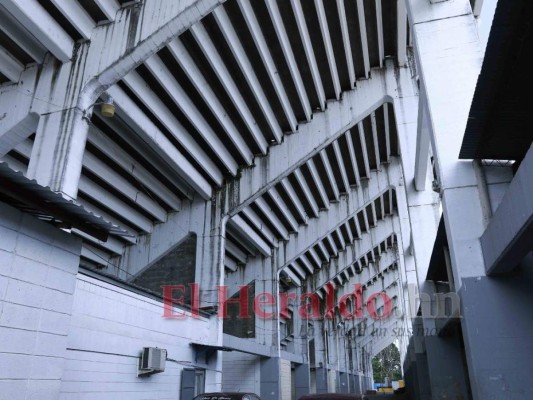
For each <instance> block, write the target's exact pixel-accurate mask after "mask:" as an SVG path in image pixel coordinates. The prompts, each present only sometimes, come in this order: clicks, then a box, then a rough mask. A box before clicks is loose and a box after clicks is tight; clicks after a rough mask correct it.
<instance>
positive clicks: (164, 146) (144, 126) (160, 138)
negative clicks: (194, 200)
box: [108, 86, 212, 199]
mask: <svg viewBox="0 0 533 400" xmlns="http://www.w3.org/2000/svg"><path fill="white" fill-rule="evenodd" d="M108 93H109V94H110V95H111V96H112V97H113V100H114V101H115V105H116V106H117V109H118V112H119V113H121V115H123V116H124V119H125V120H126V123H127V124H128V125H129V126H130V127H131V128H132V129H133V130H134V131H136V132H137V133H138V134H139V135H140V136H141V137H143V138H144V139H145V141H146V142H147V144H148V145H149V146H151V147H152V148H153V149H154V150H155V151H157V152H158V153H159V154H161V156H162V158H164V159H165V161H166V162H167V163H168V164H169V166H170V167H171V168H172V169H173V170H174V171H176V173H178V175H179V176H180V177H182V178H183V179H184V180H185V181H186V182H187V183H188V184H189V185H190V186H191V187H192V188H194V190H195V191H196V192H197V193H198V194H199V195H200V196H201V197H202V198H204V199H209V198H210V197H211V193H212V188H211V185H210V184H209V182H207V180H206V179H205V178H204V177H203V176H202V175H201V174H200V173H199V172H198V171H197V170H196V169H195V168H194V167H193V166H192V165H191V164H190V163H189V161H187V159H186V158H185V157H184V156H183V155H182V154H180V153H179V152H178V150H177V149H176V147H175V146H174V145H173V144H172V143H171V142H170V141H169V140H168V139H167V138H166V137H165V135H163V133H162V132H160V131H159V129H157V127H156V126H155V125H154V124H153V122H152V121H150V120H149V119H148V118H147V117H146V116H145V114H144V113H143V112H142V111H141V110H140V109H139V107H138V106H137V105H136V104H135V103H134V102H133V101H132V100H131V99H130V98H129V97H128V96H127V95H126V93H124V92H123V91H122V89H120V88H119V87H118V86H115V87H113V88H110V89H109V90H108Z"/></svg>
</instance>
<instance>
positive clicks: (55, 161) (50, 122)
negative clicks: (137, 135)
mask: <svg viewBox="0 0 533 400" xmlns="http://www.w3.org/2000/svg"><path fill="white" fill-rule="evenodd" d="M89 48H90V46H88V45H82V46H81V47H80V48H79V49H78V52H77V55H76V59H75V60H74V61H73V62H72V63H66V64H62V65H61V66H58V65H57V64H56V61H55V60H54V59H52V58H49V59H47V61H46V62H45V64H44V65H43V72H42V76H41V77H39V79H38V83H37V84H36V92H35V93H34V96H35V100H34V101H33V104H32V111H34V110H35V111H36V112H38V113H39V114H40V115H41V117H40V119H39V123H38V126H37V132H36V135H35V142H34V145H33V150H32V153H31V158H30V163H29V166H28V172H27V175H28V177H29V178H31V179H35V180H36V181H37V182H39V184H41V185H43V186H49V187H50V188H51V189H52V190H53V191H55V192H61V193H63V194H64V195H65V197H67V198H76V196H77V194H78V183H79V179H80V175H81V168H82V161H83V153H84V152H85V142H86V140H87V135H88V132H89V123H90V114H91V112H92V106H93V104H94V103H95V102H96V100H97V97H98V95H99V94H96V93H94V92H91V91H88V92H87V93H85V94H84V95H81V96H80V93H81V92H82V86H83V83H84V74H85V68H86V59H87V53H88V51H89Z"/></svg>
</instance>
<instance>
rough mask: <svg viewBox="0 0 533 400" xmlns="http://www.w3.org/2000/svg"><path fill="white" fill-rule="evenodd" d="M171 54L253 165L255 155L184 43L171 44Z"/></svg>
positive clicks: (232, 140)
mask: <svg viewBox="0 0 533 400" xmlns="http://www.w3.org/2000/svg"><path fill="white" fill-rule="evenodd" d="M167 48H168V49H169V51H170V53H171V54H172V55H173V56H174V60H176V62H177V63H178V64H179V65H180V66H181V68H182V69H183V72H184V73H185V74H186V75H187V77H188V78H189V79H190V81H191V82H192V84H193V85H194V87H195V88H196V90H197V91H198V93H199V94H200V96H201V97H202V99H203V100H204V101H205V103H206V105H207V107H209V109H210V110H211V112H212V113H213V115H214V116H215V118H216V120H217V121H218V123H219V124H220V125H221V126H222V128H224V130H225V131H226V135H227V136H228V138H229V139H230V140H231V142H232V143H233V145H234V146H235V148H236V149H237V151H238V152H239V154H240V155H241V157H242V158H243V159H244V160H245V163H246V164H247V165H250V164H252V162H253V154H252V151H251V150H250V148H249V147H248V145H247V144H246V142H245V141H244V139H243V138H242V136H241V134H240V133H239V131H238V129H237V127H236V126H235V124H234V123H233V121H232V120H231V118H230V117H229V115H228V114H227V112H226V110H225V108H224V106H223V105H222V103H221V102H220V100H219V99H218V97H217V96H216V94H215V92H214V89H213V88H212V87H211V85H209V83H208V82H207V80H206V79H205V77H204V76H203V74H202V72H201V71H200V70H199V68H198V66H197V65H196V63H195V62H194V60H193V59H192V57H191V55H190V54H189V53H188V52H187V49H186V48H185V46H184V45H183V43H182V42H181V41H180V40H178V39H176V40H173V41H172V42H170V43H169V44H168V46H167Z"/></svg>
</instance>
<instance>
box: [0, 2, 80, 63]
mask: <svg viewBox="0 0 533 400" xmlns="http://www.w3.org/2000/svg"><path fill="white" fill-rule="evenodd" d="M0 4H1V5H2V6H4V7H5V8H6V9H7V10H8V11H9V12H10V13H11V14H12V15H13V16H14V17H15V18H16V19H17V20H18V21H19V22H20V23H21V24H22V25H24V26H25V27H26V29H28V31H30V32H31V34H32V35H33V36H34V37H35V38H37V40H38V41H39V42H41V43H42V44H43V46H44V47H46V48H47V49H48V50H49V51H50V52H51V53H52V54H53V55H54V56H55V57H56V58H57V59H58V60H60V61H61V62H63V63H66V62H68V61H70V59H71V57H72V51H73V50H74V41H73V40H72V38H71V37H70V36H69V35H68V34H67V33H66V32H65V31H64V30H63V28H61V26H60V25H59V24H58V23H57V22H56V20H55V19H53V18H52V16H51V15H50V14H49V13H48V12H47V11H46V10H45V9H44V7H43V6H41V4H39V2H38V1H37V0H27V1H24V2H20V1H15V0H2V1H1V3H0Z"/></svg>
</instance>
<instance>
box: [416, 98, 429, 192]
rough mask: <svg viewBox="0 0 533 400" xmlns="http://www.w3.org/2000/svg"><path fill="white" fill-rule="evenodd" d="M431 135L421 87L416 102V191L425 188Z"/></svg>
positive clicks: (425, 100)
mask: <svg viewBox="0 0 533 400" xmlns="http://www.w3.org/2000/svg"><path fill="white" fill-rule="evenodd" d="M431 135H432V129H431V120H430V117H429V110H428V108H427V98H426V93H425V88H424V87H421V90H420V97H419V104H418V123H417V134H416V155H415V157H416V158H415V188H416V190H418V191H423V190H426V178H427V173H428V163H429V147H430V138H431Z"/></svg>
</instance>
